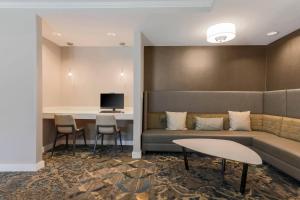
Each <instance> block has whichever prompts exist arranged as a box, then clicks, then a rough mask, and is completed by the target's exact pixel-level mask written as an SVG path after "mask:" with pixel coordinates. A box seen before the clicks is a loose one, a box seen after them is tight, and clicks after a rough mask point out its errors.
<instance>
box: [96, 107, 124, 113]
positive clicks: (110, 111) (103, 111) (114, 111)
mask: <svg viewBox="0 0 300 200" xmlns="http://www.w3.org/2000/svg"><path fill="white" fill-rule="evenodd" d="M100 113H123V111H121V110H116V109H115V108H113V109H112V110H101V111H100Z"/></svg>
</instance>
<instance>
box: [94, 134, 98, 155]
mask: <svg viewBox="0 0 300 200" xmlns="http://www.w3.org/2000/svg"><path fill="white" fill-rule="evenodd" d="M97 140H98V133H96V137H95V145H94V154H96V147H97Z"/></svg>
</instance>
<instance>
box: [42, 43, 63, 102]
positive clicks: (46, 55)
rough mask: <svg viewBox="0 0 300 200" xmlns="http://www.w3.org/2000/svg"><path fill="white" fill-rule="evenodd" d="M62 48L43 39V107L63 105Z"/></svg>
mask: <svg viewBox="0 0 300 200" xmlns="http://www.w3.org/2000/svg"><path fill="white" fill-rule="evenodd" d="M61 54H62V50H61V47H59V46H58V45H56V44H55V43H53V42H51V41H49V40H47V39H45V38H43V45H42V65H43V107H51V106H58V105H60V104H61V72H62V67H61V60H62V56H61Z"/></svg>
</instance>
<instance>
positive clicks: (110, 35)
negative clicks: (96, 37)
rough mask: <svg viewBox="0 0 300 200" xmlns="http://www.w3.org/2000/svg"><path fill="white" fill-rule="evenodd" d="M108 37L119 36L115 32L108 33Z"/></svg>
mask: <svg viewBox="0 0 300 200" xmlns="http://www.w3.org/2000/svg"><path fill="white" fill-rule="evenodd" d="M106 35H107V36H109V37H116V36H117V34H116V33H114V32H108V33H106Z"/></svg>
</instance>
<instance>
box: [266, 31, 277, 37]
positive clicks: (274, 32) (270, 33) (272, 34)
mask: <svg viewBox="0 0 300 200" xmlns="http://www.w3.org/2000/svg"><path fill="white" fill-rule="evenodd" d="M277 34H278V32H277V31H271V32H269V33H267V36H274V35H277Z"/></svg>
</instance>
